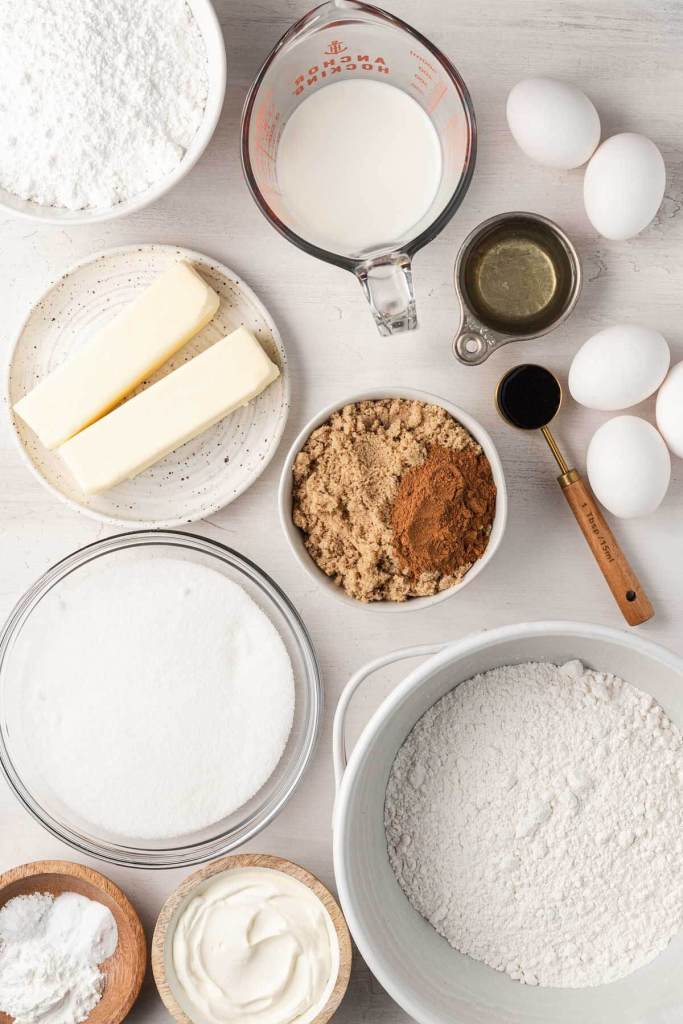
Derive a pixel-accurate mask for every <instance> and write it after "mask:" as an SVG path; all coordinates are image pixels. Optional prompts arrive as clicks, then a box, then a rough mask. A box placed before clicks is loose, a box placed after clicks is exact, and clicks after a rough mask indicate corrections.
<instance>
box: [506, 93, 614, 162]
mask: <svg viewBox="0 0 683 1024" xmlns="http://www.w3.org/2000/svg"><path fill="white" fill-rule="evenodd" d="M506 112H507V119H508V125H509V126H510V131H511V132H512V135H513V138H514V140H515V142H516V143H517V145H518V146H519V148H520V149H521V150H522V152H523V153H526V155H527V156H528V157H529V159H530V160H534V161H535V162H536V163H537V164H543V166H544V167H557V168H559V169H561V170H570V169H571V168H572V167H580V166H581V164H585V162H586V160H589V159H590V156H591V153H592V152H593V150H594V149H595V147H596V146H597V144H598V142H599V141H600V118H599V117H598V112H597V110H596V109H595V107H594V106H593V104H592V103H591V101H590V100H589V99H588V97H587V96H586V94H585V93H583V92H581V90H580V89H577V87H576V86H575V85H570V84H569V83H568V82H559V81H558V80H557V79H556V78H525V79H523V80H522V81H521V82H518V83H517V85H515V86H514V88H513V89H512V90H511V91H510V94H509V96H508V100H507V111H506Z"/></svg>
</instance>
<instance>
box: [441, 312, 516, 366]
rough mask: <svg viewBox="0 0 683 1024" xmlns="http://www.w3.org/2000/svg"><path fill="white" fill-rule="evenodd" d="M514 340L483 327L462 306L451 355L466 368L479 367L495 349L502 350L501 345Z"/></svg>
mask: <svg viewBox="0 0 683 1024" xmlns="http://www.w3.org/2000/svg"><path fill="white" fill-rule="evenodd" d="M461 301H462V300H461ZM514 340H515V339H514V338H513V337H511V336H509V337H508V336H506V335H504V334H499V333H498V332H497V331H492V330H491V329H490V328H489V327H484V325H483V324H481V323H479V321H478V320H475V319H474V317H472V316H470V315H469V314H467V313H466V312H465V308H464V304H463V313H462V316H461V319H460V326H459V327H458V333H457V334H456V336H455V338H454V339H453V354H454V356H455V358H456V359H457V360H458V361H459V362H461V363H464V364H465V365H466V366H479V365H480V364H481V363H483V362H485V361H486V360H487V359H488V357H489V356H490V355H491V353H492V352H495V351H496V349H498V348H502V347H503V345H507V344H508V342H510V341H514Z"/></svg>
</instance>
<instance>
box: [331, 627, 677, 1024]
mask: <svg viewBox="0 0 683 1024" xmlns="http://www.w3.org/2000/svg"><path fill="white" fill-rule="evenodd" d="M544 636H558V637H581V638H585V639H592V640H599V641H603V642H612V643H616V644H620V645H622V646H623V647H626V648H630V649H632V650H635V651H637V652H638V653H640V654H642V655H644V656H645V657H649V658H651V659H653V660H654V661H658V662H660V663H661V664H663V665H665V666H667V667H668V668H671V669H672V670H673V671H675V672H678V673H679V674H680V675H681V678H682V679H683V657H681V656H680V655H677V654H675V653H674V652H673V651H670V650H668V648H666V647H664V646H663V645H662V644H659V643H657V642H656V641H653V640H649V639H646V638H645V637H644V636H640V635H638V634H637V633H634V632H629V631H627V630H626V629H617V628H616V627H614V626H602V625H598V624H596V623H590V622H578V621H574V620H568V619H567V620H565V619H557V620H554V619H542V620H538V621H531V622H519V623H512V624H509V625H506V626H498V627H496V628H495V629H482V630H478V631H476V632H474V633H469V634H467V635H466V636H464V637H461V638H460V639H459V640H454V641H453V642H451V643H447V644H446V645H445V646H444V647H443V649H442V650H440V651H438V652H437V653H436V654H432V655H431V656H429V657H428V658H426V660H424V661H422V662H421V663H420V664H419V665H417V666H416V667H415V668H413V669H411V670H410V671H409V672H408V674H407V675H406V676H405V677H404V678H403V679H402V680H401V681H400V682H399V683H398V684H397V685H396V686H395V687H394V689H393V690H392V691H391V693H390V694H389V695H388V696H387V697H385V699H384V700H383V701H382V703H381V704H380V705H379V707H378V708H377V709H376V710H375V712H374V713H373V714H372V715H371V716H370V718H369V719H368V721H367V722H366V724H365V725H364V727H363V730H362V732H361V734H360V736H359V738H358V740H357V741H356V744H355V746H354V748H353V750H352V751H351V754H350V755H349V758H348V762H347V765H346V770H345V771H344V775H343V776H342V779H341V783H340V785H339V788H338V791H337V793H336V797H335V803H334V823H333V830H332V856H333V863H334V876H335V881H336V883H337V890H338V893H339V902H340V904H341V907H342V909H343V911H344V914H345V916H346V920H347V923H348V925H349V929H350V931H351V934H352V935H353V939H354V942H355V943H356V946H357V947H358V950H359V952H360V954H361V956H362V957H363V959H364V960H365V961H366V963H367V965H368V967H369V968H370V970H371V971H372V973H373V974H374V975H375V977H376V978H377V980H378V981H379V982H380V984H381V985H382V987H383V988H385V989H386V991H387V992H388V993H389V995H390V996H391V997H392V999H394V1000H395V1001H396V1002H397V1003H398V1005H399V1006H400V1007H402V1009H403V1010H405V1012H406V1013H408V1014H409V1015H410V1016H411V1017H412V1018H413V1019H414V1020H416V1021H417V1022H418V1024H440V1020H439V1018H437V1017H434V1016H432V1015H431V1014H430V1013H427V1012H425V1010H424V1009H423V1007H422V1006H421V1005H420V1004H419V1002H417V1001H416V1000H415V999H414V998H413V995H412V993H411V992H409V991H408V990H407V989H406V988H405V986H404V985H403V984H402V982H401V980H400V979H398V978H397V977H396V975H395V972H393V971H392V970H391V969H385V968H386V964H385V960H384V956H383V954H382V952H381V950H380V951H377V950H376V949H375V947H374V946H373V944H372V943H371V942H370V941H369V940H367V939H366V936H365V933H364V929H363V927H362V925H360V924H359V921H358V918H357V916H356V909H355V900H354V898H353V890H352V887H350V886H349V885H347V879H346V868H345V853H344V844H345V841H346V840H345V833H346V825H345V824H344V827H342V823H345V821H346V818H347V817H348V809H349V804H350V802H351V800H352V797H353V790H354V787H355V774H356V770H357V765H358V764H359V763H360V762H361V761H362V760H363V759H364V758H365V757H366V756H367V753H368V750H369V749H370V747H371V744H372V742H373V741H374V738H375V735H376V733H377V730H378V728H379V727H380V726H381V724H382V723H383V722H384V720H385V719H386V718H387V717H389V716H390V715H391V714H392V713H393V711H394V710H395V709H396V707H397V706H398V705H400V704H401V703H402V702H403V701H404V699H405V698H406V696H407V695H408V694H409V693H410V692H411V691H413V690H415V689H417V688H418V687H419V686H420V685H421V684H422V683H423V682H424V680H425V679H426V678H427V677H428V676H430V675H431V674H432V672H434V671H436V670H438V669H439V668H441V667H442V666H443V665H444V664H446V663H448V662H450V661H452V660H453V658H454V657H456V658H458V659H460V658H463V657H466V656H467V655H470V654H473V653H475V652H477V651H480V650H484V649H486V648H491V647H495V646H497V645H499V644H500V643H504V642H505V641H507V640H517V639H530V638H536V637H544Z"/></svg>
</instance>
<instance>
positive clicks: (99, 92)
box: [0, 0, 208, 210]
mask: <svg viewBox="0 0 683 1024" xmlns="http://www.w3.org/2000/svg"><path fill="white" fill-rule="evenodd" d="M0 39H1V40H2V47H1V51H0V138H2V147H1V148H0V186H2V188H5V189H7V190H8V191H10V192H13V193H15V194H16V195H18V196H20V197H21V198H23V199H30V200H33V201H35V202H37V203H40V204H41V205H43V206H61V207H66V208H68V209H70V210H80V209H85V208H88V207H109V206H113V205H115V204H116V203H120V202H123V201H124V200H126V199H130V198H131V197H132V196H136V195H138V194H139V193H140V192H143V191H144V190H145V189H147V188H148V187H149V186H150V185H152V184H153V183H155V182H157V181H159V180H160V179H161V178H163V177H165V175H167V174H169V173H170V172H171V171H172V170H174V169H175V168H176V167H177V166H178V164H179V163H180V161H181V160H182V158H183V156H184V154H185V152H186V150H187V148H188V147H189V145H190V144H191V142H192V140H193V138H194V137H195V135H196V133H197V129H198V128H199V126H200V124H201V121H202V117H203V114H204V108H205V106H206V99H207V95H208V72H207V57H206V47H205V45H204V40H203V38H202V34H201V32H200V30H199V27H198V25H197V23H196V21H195V19H194V17H193V16H192V13H191V11H190V9H189V7H188V5H187V3H186V2H185V0H116V2H114V0H2V3H1V4H0Z"/></svg>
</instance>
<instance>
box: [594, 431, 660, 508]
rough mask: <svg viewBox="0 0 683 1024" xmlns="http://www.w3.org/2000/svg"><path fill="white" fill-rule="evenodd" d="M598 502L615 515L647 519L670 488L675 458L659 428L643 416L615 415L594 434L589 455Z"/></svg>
mask: <svg viewBox="0 0 683 1024" xmlns="http://www.w3.org/2000/svg"><path fill="white" fill-rule="evenodd" d="M586 469H587V472H588V479H589V481H590V485H591V487H592V488H593V493H594V494H595V496H596V498H597V499H598V501H601V502H602V504H603V505H604V506H605V508H607V509H609V511H610V512H612V513H613V514H614V515H615V516H619V517H620V518H622V519H632V518H634V517H635V516H647V515H649V514H650V513H651V512H654V511H655V509H656V508H658V507H659V505H660V503H661V501H662V499H663V497H664V495H665V494H666V492H667V489H668V487H669V480H670V478H671V459H670V458H669V452H668V450H667V447H666V445H665V444H664V442H663V441H662V438H661V437H660V435H659V434H658V433H657V431H656V430H655V428H654V427H653V426H652V424H651V423H648V422H647V420H641V419H640V417H639V416H615V417H614V418H613V419H611V420H608V421H607V423H603V425H602V426H601V427H598V429H597V430H596V431H595V433H594V434H593V437H592V438H591V442H590V444H589V445H588V454H587V456H586Z"/></svg>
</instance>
